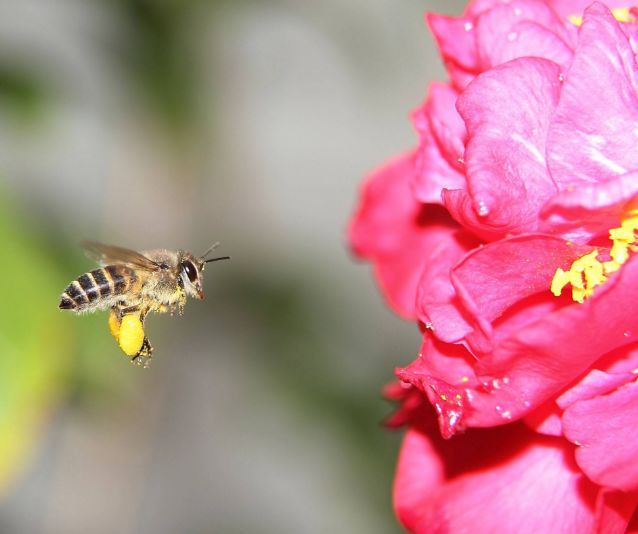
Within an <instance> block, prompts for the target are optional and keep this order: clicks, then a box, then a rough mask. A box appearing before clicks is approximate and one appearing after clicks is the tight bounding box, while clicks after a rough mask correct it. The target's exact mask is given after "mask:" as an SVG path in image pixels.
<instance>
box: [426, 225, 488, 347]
mask: <svg viewBox="0 0 638 534" xmlns="http://www.w3.org/2000/svg"><path fill="white" fill-rule="evenodd" d="M478 245H479V242H478V241H477V240H476V239H475V238H473V237H472V236H471V235H469V234H468V233H467V232H461V231H459V232H457V234H456V235H455V236H454V238H453V239H451V240H450V241H449V242H447V243H441V246H440V247H439V249H438V250H437V251H436V253H435V254H433V256H435V257H436V261H433V262H429V263H428V264H427V265H426V266H425V267H424V269H423V274H422V275H421V280H420V281H419V287H418V291H417V317H418V318H419V320H420V321H421V322H422V323H423V324H425V325H426V327H427V328H428V329H430V330H431V331H432V332H433V334H434V335H435V336H436V337H437V338H439V339H440V340H442V341H446V342H449V343H457V342H459V341H461V340H462V339H463V338H464V337H465V336H467V335H468V334H469V333H470V332H471V331H472V326H471V325H470V323H469V322H468V319H469V317H468V316H467V314H466V312H465V311H464V310H463V307H462V305H461V303H460V301H459V299H458V298H457V296H456V291H455V290H454V286H453V285H452V281H451V279H450V271H451V270H452V267H454V266H455V265H456V264H457V263H458V261H459V260H460V259H461V258H462V257H463V256H464V255H465V254H466V253H467V252H468V251H470V250H472V249H473V248H475V247H478Z"/></svg>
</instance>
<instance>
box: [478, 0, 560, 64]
mask: <svg viewBox="0 0 638 534" xmlns="http://www.w3.org/2000/svg"><path fill="white" fill-rule="evenodd" d="M566 23H567V21H563V20H561V19H560V18H559V17H558V16H557V15H556V12H555V11H554V10H553V9H552V8H551V7H549V6H548V5H547V4H546V3H545V2H542V1H540V0H513V1H512V2H508V3H506V4H500V5H497V6H494V7H493V8H492V9H490V10H489V11H487V12H485V13H483V14H482V15H481V16H480V17H479V19H478V22H477V25H476V42H477V49H478V57H479V62H480V65H481V68H482V70H488V69H490V68H492V67H495V66H497V65H500V64H501V63H505V62H507V61H510V60H512V59H516V58H519V57H529V56H533V57H539V58H545V59H549V60H552V61H554V62H555V63H558V64H559V65H561V66H567V65H568V64H569V62H570V61H571V58H572V49H571V48H570V46H569V44H568V43H569V40H570V37H571V36H570V33H569V31H568V30H567V28H566Z"/></svg>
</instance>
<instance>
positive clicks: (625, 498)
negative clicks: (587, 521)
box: [592, 488, 638, 534]
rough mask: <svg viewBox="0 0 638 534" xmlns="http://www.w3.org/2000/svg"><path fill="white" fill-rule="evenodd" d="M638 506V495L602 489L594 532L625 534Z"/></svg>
mask: <svg viewBox="0 0 638 534" xmlns="http://www.w3.org/2000/svg"><path fill="white" fill-rule="evenodd" d="M637 504H638V493H625V492H622V491H613V490H610V489H607V488H603V489H601V490H600V492H598V498H597V499H596V526H595V527H594V529H593V530H592V531H593V532H596V533H598V534H625V532H627V526H628V523H629V521H630V520H631V516H632V514H633V513H634V510H635V509H636V505H637Z"/></svg>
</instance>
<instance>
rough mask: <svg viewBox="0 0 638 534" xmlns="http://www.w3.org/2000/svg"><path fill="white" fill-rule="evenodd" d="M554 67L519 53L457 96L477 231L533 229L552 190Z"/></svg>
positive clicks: (556, 77)
mask: <svg viewBox="0 0 638 534" xmlns="http://www.w3.org/2000/svg"><path fill="white" fill-rule="evenodd" d="M559 74H560V68H559V67H558V65H556V64H555V63H553V62H551V61H548V60H545V59H540V58H522V59H516V60H514V61H510V62H509V63H506V64H504V65H501V66H499V67H496V68H494V69H492V70H490V71H488V72H486V73H483V74H481V75H480V76H479V77H477V78H476V79H475V80H474V81H473V82H472V83H471V84H470V85H469V86H468V87H467V89H466V90H465V91H464V92H463V93H462V94H461V96H460V97H459V99H458V101H457V108H458V110H459V112H460V114H461V116H462V117H463V119H464V120H465V124H466V127H467V129H468V134H469V141H468V143H467V148H466V152H465V164H466V175H467V179H468V189H469V194H470V196H471V197H472V207H473V210H474V212H475V213H476V216H478V217H479V218H480V227H479V228H478V229H479V230H481V229H487V230H489V231H492V232H496V233H498V234H500V235H502V236H505V235H507V234H516V233H522V232H533V231H535V230H537V228H538V226H539V224H538V212H539V210H540V208H541V206H542V205H543V204H544V203H545V202H546V201H547V200H548V199H549V198H551V197H552V196H553V195H554V194H555V192H556V186H555V185H554V182H553V181H552V179H551V177H550V176H549V174H548V172H547V168H546V162H545V138H546V136H547V129H548V127H549V123H550V118H551V116H552V113H553V110H554V108H555V106H556V104H557V102H558V94H559V88H560V81H559Z"/></svg>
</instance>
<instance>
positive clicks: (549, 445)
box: [394, 424, 598, 534]
mask: <svg viewBox="0 0 638 534" xmlns="http://www.w3.org/2000/svg"><path fill="white" fill-rule="evenodd" d="M394 488H395V489H394V503H395V509H396V510H397V514H398V516H399V518H400V520H401V522H402V523H403V525H404V526H405V527H406V528H407V529H408V530H409V531H410V532H413V533H416V534H421V533H431V532H472V533H476V534H482V533H490V534H492V533H494V532H518V533H522V534H525V533H534V534H536V533H538V532H592V531H593V528H594V527H595V525H596V518H595V515H594V509H595V508H594V504H595V502H596V496H597V494H598V487H597V486H596V485H594V484H592V483H591V482H589V481H588V480H586V479H585V477H583V475H582V473H581V472H580V471H579V470H578V468H577V467H576V466H575V465H574V462H573V459H572V454H571V448H570V447H569V445H568V444H566V443H564V442H563V441H562V440H558V439H554V438H547V437H541V436H538V435H536V434H534V433H533V432H531V431H530V430H527V429H526V428H525V427H524V426H523V425H520V424H515V425H509V426H507V427H502V428H498V429H489V430H479V431H476V430H475V431H471V432H468V433H467V434H466V435H464V436H459V437H457V438H455V439H454V440H453V441H451V442H441V441H440V440H439V439H437V438H436V437H429V436H428V435H426V434H424V433H422V432H420V431H419V430H416V429H411V430H409V431H408V433H407V434H406V436H405V438H404V443H403V446H402V448H401V453H400V456H399V463H398V466H397V473H396V477H395V485H394ZM566 510H568V511H569V512H568V513H566Z"/></svg>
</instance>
